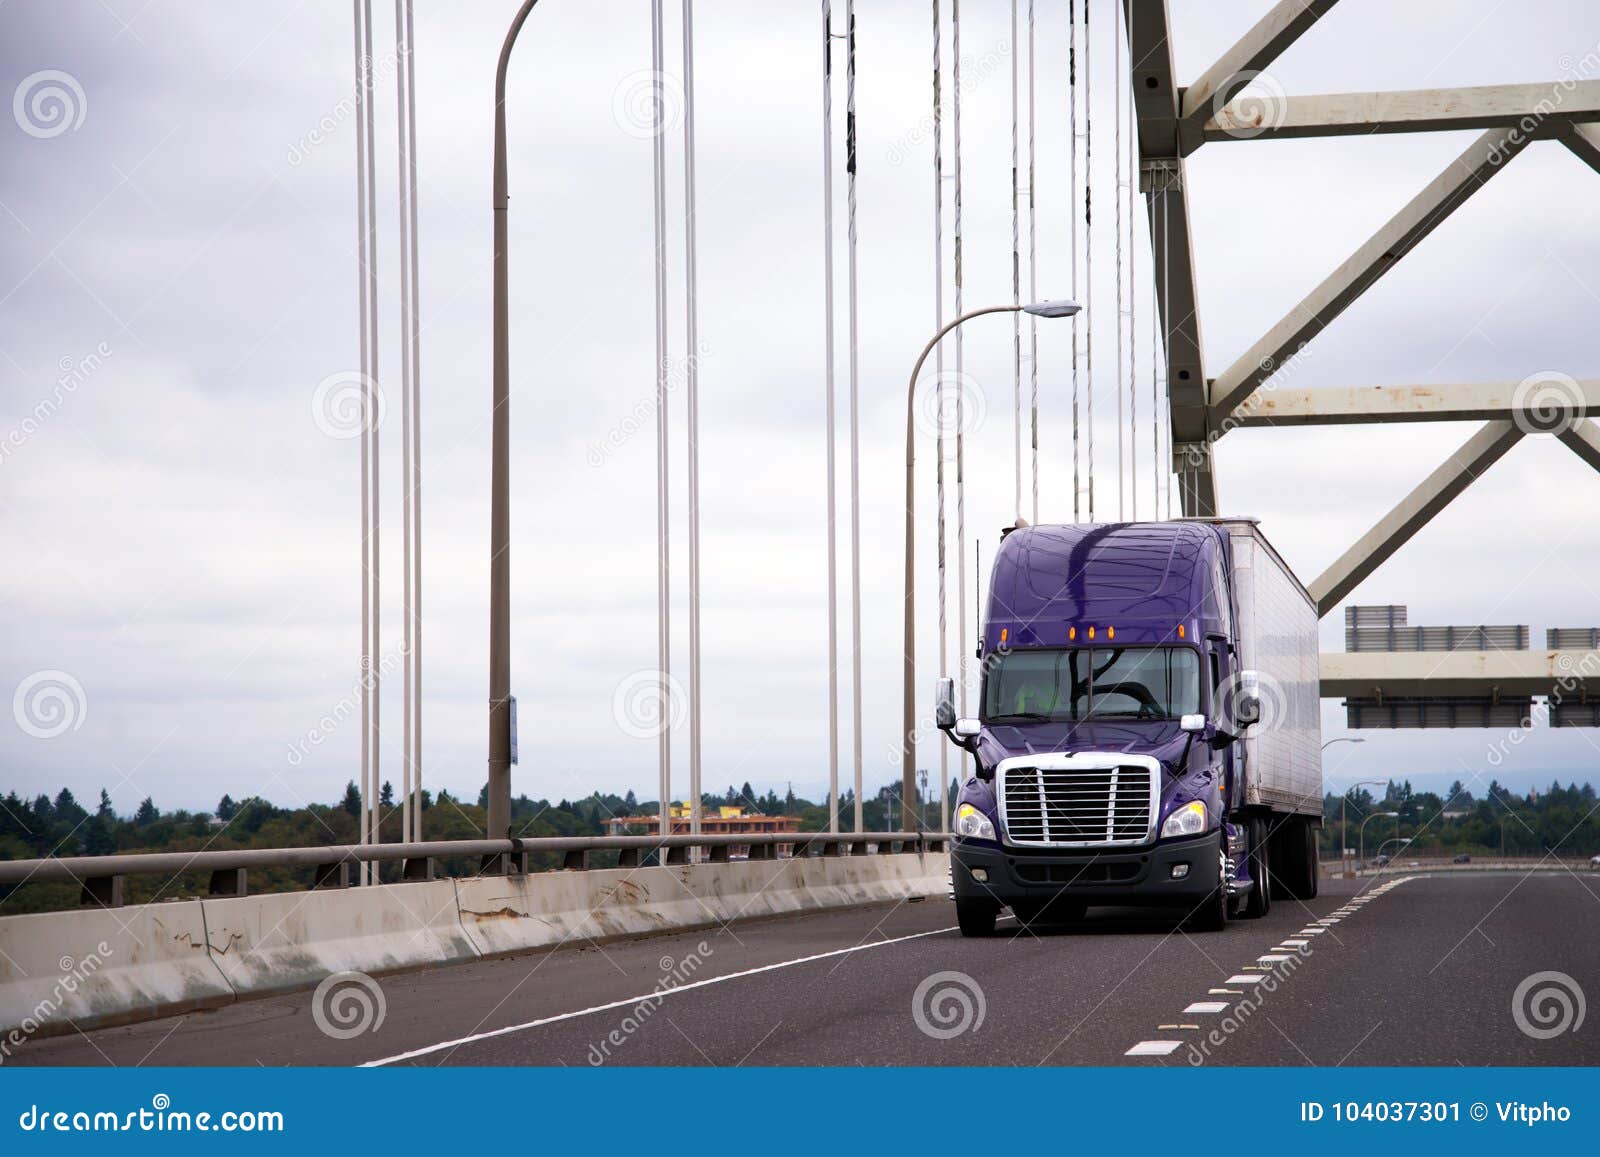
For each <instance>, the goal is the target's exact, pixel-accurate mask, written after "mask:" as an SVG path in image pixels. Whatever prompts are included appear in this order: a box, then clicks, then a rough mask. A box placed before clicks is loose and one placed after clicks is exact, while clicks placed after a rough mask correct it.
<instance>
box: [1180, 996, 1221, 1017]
mask: <svg viewBox="0 0 1600 1157" xmlns="http://www.w3.org/2000/svg"><path fill="white" fill-rule="evenodd" d="M1227 1008H1228V1002H1227V1001H1225V1000H1197V1001H1195V1002H1194V1003H1193V1004H1191V1005H1190V1006H1189V1007H1188V1008H1186V1009H1184V1010H1183V1011H1184V1015H1186V1016H1188V1015H1192V1014H1194V1013H1200V1012H1226V1011H1227Z"/></svg>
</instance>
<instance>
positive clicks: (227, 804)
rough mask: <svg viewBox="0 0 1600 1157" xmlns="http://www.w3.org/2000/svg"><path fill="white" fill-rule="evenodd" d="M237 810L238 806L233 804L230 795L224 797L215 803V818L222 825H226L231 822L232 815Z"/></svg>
mask: <svg viewBox="0 0 1600 1157" xmlns="http://www.w3.org/2000/svg"><path fill="white" fill-rule="evenodd" d="M238 810H239V805H238V804H236V803H234V802H233V797H232V796H231V795H224V796H223V797H222V798H221V799H220V800H218V801H217V818H218V819H219V820H221V821H222V822H223V823H227V822H228V821H229V820H231V819H232V818H233V814H234V813H235V812H236V811H238Z"/></svg>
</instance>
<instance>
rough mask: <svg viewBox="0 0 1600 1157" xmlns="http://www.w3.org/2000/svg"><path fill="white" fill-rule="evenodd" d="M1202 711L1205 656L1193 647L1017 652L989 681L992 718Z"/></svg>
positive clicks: (1169, 715) (987, 703)
mask: <svg viewBox="0 0 1600 1157" xmlns="http://www.w3.org/2000/svg"><path fill="white" fill-rule="evenodd" d="M1199 710H1200V656H1199V654H1198V653H1196V652H1195V651H1194V650H1193V649H1192V648H1189V647H1094V648H1089V647H1075V648H1070V649H1065V650H1059V651H1011V652H1009V653H1008V654H1004V655H999V656H996V657H995V661H994V663H993V665H992V666H991V667H990V668H989V673H988V676H987V677H986V678H985V680H984V692H983V713H984V718H985V719H986V720H990V721H997V722H1005V721H1008V720H1009V721H1012V722H1017V721H1028V722H1072V721H1078V720H1085V719H1177V718H1179V717H1180V716H1183V715H1190V714H1194V713H1196V712H1198V711H1199Z"/></svg>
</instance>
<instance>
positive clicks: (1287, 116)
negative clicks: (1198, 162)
mask: <svg viewBox="0 0 1600 1157" xmlns="http://www.w3.org/2000/svg"><path fill="white" fill-rule="evenodd" d="M1575 120H1576V121H1589V120H1600V81H1594V80H1586V81H1573V82H1570V83H1560V82H1558V83H1554V84H1551V83H1546V84H1497V85H1488V86H1484V87H1479V88H1427V89H1416V90H1412V91H1408V92H1344V93H1328V94H1325V95H1319V96H1288V97H1280V96H1274V97H1271V98H1268V99H1261V100H1235V101H1233V102H1231V103H1229V104H1228V105H1227V106H1225V107H1224V108H1222V109H1221V110H1219V111H1217V112H1216V113H1215V114H1214V115H1212V116H1211V117H1210V119H1208V120H1207V121H1206V122H1205V124H1204V126H1203V127H1202V129H1201V136H1202V139H1204V140H1206V141H1242V140H1269V139H1292V138H1300V137H1339V136H1355V135H1360V136H1369V135H1371V134H1373V133H1421V132H1438V131H1446V130H1462V129H1492V128H1500V129H1507V128H1517V129H1519V130H1520V131H1521V132H1522V133H1523V134H1524V135H1530V136H1531V135H1533V134H1534V133H1535V132H1537V131H1540V130H1541V129H1542V128H1544V126H1546V125H1547V123H1548V124H1549V125H1551V126H1552V127H1553V126H1554V125H1555V124H1556V123H1565V122H1570V121H1575Z"/></svg>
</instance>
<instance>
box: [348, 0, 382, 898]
mask: <svg viewBox="0 0 1600 1157" xmlns="http://www.w3.org/2000/svg"><path fill="white" fill-rule="evenodd" d="M353 3H354V15H355V69H356V84H355V90H356V118H355V119H356V233H357V237H356V263H357V274H358V280H357V284H358V291H357V308H358V310H359V312H360V326H359V333H360V338H359V341H360V347H361V352H360V367H361V369H360V372H361V674H360V682H359V684H358V687H359V691H358V693H357V698H358V699H359V701H360V706H361V817H360V824H359V827H360V841H359V842H361V843H363V844H371V843H376V842H377V840H378V830H377V827H378V825H377V814H378V811H377V808H378V781H379V778H380V751H379V738H380V735H381V717H380V713H379V709H378V708H379V703H380V694H379V693H380V689H381V688H380V677H379V667H378V664H377V663H375V662H374V653H375V652H376V650H377V649H378V647H379V646H381V631H380V623H381V616H380V614H379V611H380V600H379V594H380V588H379V578H380V572H379V562H380V555H379V552H378V546H379V533H378V531H379V512H380V505H379V493H378V482H379V477H380V476H379V472H378V439H377V422H376V420H375V419H376V416H377V405H378V399H377V380H378V264H377V235H376V233H377V225H376V220H377V195H376V192H375V189H374V185H375V176H376V173H375V165H374V157H373V144H372V137H373V116H372V2H371V0H353ZM375 879H376V877H375V875H374V872H373V868H372V865H371V864H369V863H363V865H362V868H361V881H362V883H364V884H369V883H373V882H374V881H375Z"/></svg>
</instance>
